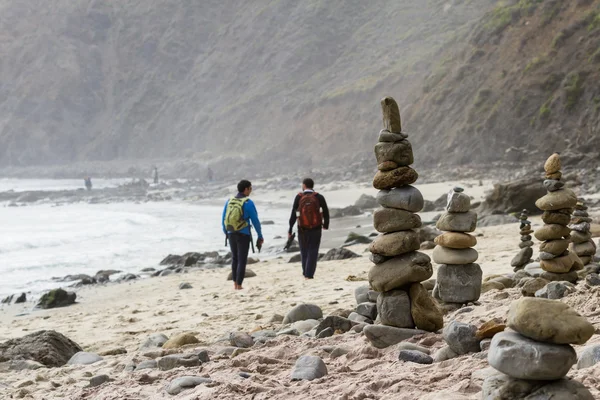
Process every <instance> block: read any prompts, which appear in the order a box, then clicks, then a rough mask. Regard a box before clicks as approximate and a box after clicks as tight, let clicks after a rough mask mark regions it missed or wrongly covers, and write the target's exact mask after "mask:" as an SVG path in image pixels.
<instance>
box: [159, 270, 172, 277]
mask: <svg viewBox="0 0 600 400" xmlns="http://www.w3.org/2000/svg"><path fill="white" fill-rule="evenodd" d="M172 274H173V270H170V269H165V270H162V271H161V272H160V273H159V274H158V276H169V275H172Z"/></svg>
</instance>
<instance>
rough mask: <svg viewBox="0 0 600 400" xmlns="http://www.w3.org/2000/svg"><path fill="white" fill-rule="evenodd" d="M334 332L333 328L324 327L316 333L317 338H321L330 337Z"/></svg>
mask: <svg viewBox="0 0 600 400" xmlns="http://www.w3.org/2000/svg"><path fill="white" fill-rule="evenodd" d="M333 334H334V330H333V328H325V329H323V330H322V331H321V332H319V334H318V335H317V339H323V338H327V337H331V336H333Z"/></svg>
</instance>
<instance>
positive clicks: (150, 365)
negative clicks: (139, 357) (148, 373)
mask: <svg viewBox="0 0 600 400" xmlns="http://www.w3.org/2000/svg"><path fill="white" fill-rule="evenodd" d="M155 368H158V363H157V362H156V360H146V361H142V362H141V363H139V364H138V365H136V366H135V370H136V371H138V370H140V369H155Z"/></svg>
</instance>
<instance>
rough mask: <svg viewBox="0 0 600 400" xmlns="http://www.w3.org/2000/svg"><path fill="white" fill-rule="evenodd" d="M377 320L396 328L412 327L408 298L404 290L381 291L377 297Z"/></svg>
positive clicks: (413, 325) (413, 324)
mask: <svg viewBox="0 0 600 400" xmlns="http://www.w3.org/2000/svg"><path fill="white" fill-rule="evenodd" d="M377 311H378V316H379V320H380V321H381V323H382V324H383V325H388V326H394V327H397V328H414V327H415V323H414V321H413V318H412V314H411V307H410V298H409V297H408V293H406V292H405V291H404V290H391V291H389V292H383V293H381V294H380V295H379V297H378V298H377Z"/></svg>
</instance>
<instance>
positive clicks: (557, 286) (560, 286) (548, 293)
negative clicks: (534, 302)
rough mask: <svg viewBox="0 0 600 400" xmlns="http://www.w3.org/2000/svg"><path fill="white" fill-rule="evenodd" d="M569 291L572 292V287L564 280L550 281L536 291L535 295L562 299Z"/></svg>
mask: <svg viewBox="0 0 600 400" xmlns="http://www.w3.org/2000/svg"><path fill="white" fill-rule="evenodd" d="M569 292H571V289H570V288H569V287H568V286H567V285H565V284H564V283H563V282H550V283H548V284H547V285H546V286H544V287H543V288H541V289H540V290H538V291H537V292H535V297H541V298H543V299H551V300H557V299H562V298H563V297H565V296H566V295H567V294H568V293H569Z"/></svg>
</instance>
